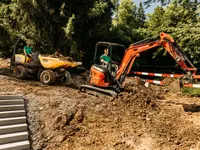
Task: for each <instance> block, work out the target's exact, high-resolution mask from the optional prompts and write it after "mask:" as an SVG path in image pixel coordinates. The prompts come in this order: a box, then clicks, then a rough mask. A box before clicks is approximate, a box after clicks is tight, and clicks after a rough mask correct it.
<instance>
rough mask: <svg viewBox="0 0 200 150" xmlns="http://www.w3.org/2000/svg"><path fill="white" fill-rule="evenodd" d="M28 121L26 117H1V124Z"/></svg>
mask: <svg viewBox="0 0 200 150" xmlns="http://www.w3.org/2000/svg"><path fill="white" fill-rule="evenodd" d="M22 123H26V117H25V116H24V117H12V118H2V119H0V126H3V125H14V124H22Z"/></svg>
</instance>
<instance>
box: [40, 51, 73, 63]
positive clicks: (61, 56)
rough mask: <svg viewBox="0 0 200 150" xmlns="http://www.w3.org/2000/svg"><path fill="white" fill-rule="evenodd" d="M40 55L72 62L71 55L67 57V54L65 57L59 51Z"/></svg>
mask: <svg viewBox="0 0 200 150" xmlns="http://www.w3.org/2000/svg"><path fill="white" fill-rule="evenodd" d="M42 56H45V57H51V58H58V59H59V60H63V61H69V62H73V59H72V58H71V57H69V56H67V57H65V56H63V55H61V54H59V53H55V54H51V55H48V54H42Z"/></svg>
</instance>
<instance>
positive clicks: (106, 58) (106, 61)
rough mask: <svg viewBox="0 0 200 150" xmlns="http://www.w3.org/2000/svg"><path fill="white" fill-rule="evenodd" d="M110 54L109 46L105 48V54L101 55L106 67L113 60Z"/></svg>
mask: <svg viewBox="0 0 200 150" xmlns="http://www.w3.org/2000/svg"><path fill="white" fill-rule="evenodd" d="M108 54H109V50H108V48H105V49H104V54H103V55H101V57H100V62H101V64H102V66H104V67H108V65H109V63H110V62H111V58H110V56H108Z"/></svg>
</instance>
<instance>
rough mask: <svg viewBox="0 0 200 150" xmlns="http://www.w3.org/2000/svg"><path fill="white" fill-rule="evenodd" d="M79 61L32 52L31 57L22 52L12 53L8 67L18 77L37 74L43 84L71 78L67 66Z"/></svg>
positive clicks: (78, 63)
mask: <svg viewBox="0 0 200 150" xmlns="http://www.w3.org/2000/svg"><path fill="white" fill-rule="evenodd" d="M81 64H82V63H81V62H76V61H72V60H60V59H59V58H51V57H48V56H42V55H41V54H39V53H33V54H32V58H31V59H30V58H29V57H27V56H25V55H24V54H15V53H14V54H13V56H12V58H11V64H10V68H11V70H12V72H13V74H14V75H15V76H16V77H17V78H19V79H25V78H27V77H28V76H29V75H31V76H37V77H38V78H39V79H40V81H41V82H42V83H44V84H52V83H54V82H55V81H63V82H68V81H69V80H70V78H71V75H70V73H69V72H68V69H69V68H73V67H77V66H79V65H81Z"/></svg>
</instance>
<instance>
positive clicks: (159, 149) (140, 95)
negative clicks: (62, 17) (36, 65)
mask: <svg viewBox="0 0 200 150" xmlns="http://www.w3.org/2000/svg"><path fill="white" fill-rule="evenodd" d="M0 68H3V69H1V74H6V73H8V74H9V71H8V68H9V60H8V59H7V60H4V59H1V60H0ZM73 81H74V83H73V84H72V85H66V84H61V83H56V84H54V85H51V86H49V85H44V84H42V83H40V82H39V81H37V80H35V79H28V80H19V79H16V78H14V77H12V76H7V75H0V94H1V95H8V94H17V95H20V94H23V95H24V97H25V99H26V105H27V115H28V122H29V131H30V139H31V143H32V149H34V150H42V149H44V150H68V149H69V150H94V149H95V150H123V149H126V150H129V149H130V150H163V149H164V150H199V149H200V98H198V97H189V96H188V95H183V94H181V93H172V92H170V91H169V92H166V91H168V90H165V89H163V88H160V87H157V89H155V88H152V87H148V88H146V87H145V86H144V85H143V83H141V82H140V80H138V78H134V77H129V78H128V80H127V81H126V82H127V84H126V90H125V91H124V92H122V93H121V94H120V95H119V97H118V98H112V97H108V96H104V95H101V94H100V95H99V96H93V95H88V94H85V93H80V92H79V91H78V87H79V86H80V85H81V84H83V83H84V82H85V81H86V76H85V74H82V75H76V76H73Z"/></svg>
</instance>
